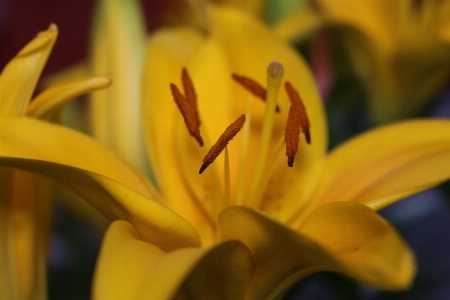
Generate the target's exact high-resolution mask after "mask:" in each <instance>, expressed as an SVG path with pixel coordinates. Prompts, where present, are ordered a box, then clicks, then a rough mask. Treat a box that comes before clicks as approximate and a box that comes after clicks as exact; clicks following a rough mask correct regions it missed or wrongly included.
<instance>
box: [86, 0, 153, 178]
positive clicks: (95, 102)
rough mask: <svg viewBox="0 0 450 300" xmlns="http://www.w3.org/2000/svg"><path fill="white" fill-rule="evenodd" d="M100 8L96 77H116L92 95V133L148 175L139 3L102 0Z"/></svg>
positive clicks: (93, 68) (142, 27)
mask: <svg viewBox="0 0 450 300" xmlns="http://www.w3.org/2000/svg"><path fill="white" fill-rule="evenodd" d="M96 4H97V7H96V10H95V18H94V24H93V25H94V27H93V38H92V49H91V54H92V55H91V61H90V67H91V73H93V74H111V75H112V76H113V77H114V85H112V86H111V88H109V89H107V90H105V91H101V92H98V93H94V94H92V96H91V102H90V104H91V117H92V120H91V125H92V130H93V135H94V136H95V137H96V138H97V139H99V140H100V141H102V142H103V143H104V144H105V145H107V146H108V147H110V148H112V149H114V150H115V151H117V152H118V153H119V154H120V155H121V156H122V157H123V158H124V159H125V160H126V161H127V162H128V163H131V164H132V165H133V166H134V167H135V168H137V169H138V170H141V171H142V172H145V171H146V168H145V167H146V164H147V160H146V156H147V154H146V153H145V146H144V137H143V132H142V120H141V97H142V94H141V86H142V72H143V65H144V54H145V42H146V37H145V23H144V19H143V16H142V10H141V9H140V3H139V1H136V0H119V1H109V0H101V1H97V3H96Z"/></svg>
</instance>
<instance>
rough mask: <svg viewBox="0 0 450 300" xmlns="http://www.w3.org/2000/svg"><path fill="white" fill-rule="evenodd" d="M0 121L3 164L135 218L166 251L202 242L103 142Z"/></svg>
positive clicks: (15, 120) (115, 214) (31, 123)
mask: <svg viewBox="0 0 450 300" xmlns="http://www.w3.org/2000/svg"><path fill="white" fill-rule="evenodd" d="M0 124H1V125H0V144H1V145H2V147H1V148H0V164H1V165H3V166H7V167H13V168H19V169H25V170H27V171H31V172H35V173H39V174H41V175H44V176H47V177H50V178H51V179H53V180H55V181H57V182H59V183H61V184H62V185H64V186H66V187H67V188H69V189H71V190H72V191H74V192H76V193H78V194H79V195H80V196H82V197H84V198H86V199H87V200H88V201H89V202H90V203H91V204H92V205H93V206H95V207H96V208H97V209H99V210H100V211H101V212H102V213H103V214H105V215H106V216H107V217H109V218H111V219H118V218H120V219H125V220H128V221H130V222H131V223H132V224H133V225H134V226H135V227H136V228H137V230H138V231H139V232H140V234H141V236H142V237H143V238H144V239H145V240H147V241H149V242H155V241H159V244H158V245H159V246H160V247H161V248H162V249H168V250H171V249H175V248H178V247H186V246H196V245H198V244H199V239H198V234H197V232H196V231H195V229H194V228H192V226H191V225H190V224H189V223H188V222H186V221H185V220H184V219H182V218H181V217H180V216H178V215H177V214H175V213H173V212H172V211H170V210H169V209H167V208H165V207H164V206H162V205H161V204H160V203H159V202H156V201H155V200H157V198H156V197H157V195H155V194H154V192H153V191H152V190H151V189H149V187H148V184H147V183H146V181H145V180H144V178H143V177H142V176H140V175H139V174H137V173H136V172H135V171H134V170H132V169H131V168H130V167H129V166H128V165H126V164H125V163H124V162H122V161H121V160H120V159H119V158H118V157H117V156H115V155H114V154H113V153H112V152H111V151H109V150H108V149H106V148H104V147H102V146H101V145H100V144H99V143H98V142H96V141H94V140H91V139H89V138H88V137H86V136H83V135H82V134H79V133H77V132H75V131H72V130H70V129H66V128H63V127H60V126H56V125H53V124H49V123H46V122H40V121H37V120H33V119H30V118H26V117H12V116H10V117H5V116H4V117H0ZM30 129H33V130H30ZM148 197H150V198H148Z"/></svg>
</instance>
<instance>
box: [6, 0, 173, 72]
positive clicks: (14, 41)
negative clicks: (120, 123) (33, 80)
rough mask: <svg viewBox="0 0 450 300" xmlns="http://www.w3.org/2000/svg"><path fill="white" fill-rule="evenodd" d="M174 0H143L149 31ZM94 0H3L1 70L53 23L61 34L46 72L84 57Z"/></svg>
mask: <svg viewBox="0 0 450 300" xmlns="http://www.w3.org/2000/svg"><path fill="white" fill-rule="evenodd" d="M171 1H172V0H171ZM171 1H167V0H152V1H150V0H148V1H141V2H142V5H143V8H144V13H145V16H146V22H147V29H148V30H149V31H151V30H153V29H155V28H156V26H157V25H158V24H160V23H161V21H162V18H163V17H164V11H165V7H168V5H169V4H170V3H171ZM94 2H95V1H94V0H0V70H1V69H3V67H4V66H5V65H6V63H7V62H8V61H9V60H10V59H11V58H13V57H14V55H15V54H16V53H17V52H19V51H20V49H21V48H22V47H23V46H25V45H26V44H27V43H28V42H29V41H30V40H31V39H32V38H33V37H34V36H35V35H36V34H37V33H38V32H39V31H42V30H45V29H46V28H47V27H48V26H49V24H50V23H55V24H56V25H58V28H59V36H58V40H57V42H56V44H55V48H54V49H53V52H52V54H51V56H50V59H49V61H48V64H47V65H46V68H45V70H44V73H49V72H53V71H56V70H59V69H61V68H64V67H65V66H68V65H71V64H73V63H75V62H77V61H80V60H81V59H83V58H84V57H85V56H86V54H87V50H88V41H89V30H90V27H91V19H92V10H93V6H94Z"/></svg>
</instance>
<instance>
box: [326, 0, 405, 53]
mask: <svg viewBox="0 0 450 300" xmlns="http://www.w3.org/2000/svg"><path fill="white" fill-rule="evenodd" d="M402 2H405V1H378V0H342V1H333V0H319V1H317V6H318V9H319V11H320V13H321V14H322V15H323V17H324V18H325V19H326V20H327V21H328V22H329V23H331V24H332V25H347V26H350V27H353V28H356V29H357V30H358V31H359V32H361V33H363V35H365V36H368V37H369V38H370V39H371V41H373V42H374V45H376V46H378V47H380V48H381V49H386V50H388V49H392V47H393V46H394V43H395V42H396V39H397V38H398V37H397V36H396V31H395V30H392V28H396V27H397V26H400V25H401V24H398V23H397V21H398V20H399V19H400V18H399V17H398V14H399V10H400V9H399V8H400V7H401V6H402V5H403V4H404V3H402ZM408 2H411V1H408ZM343 7H345V8H346V9H342V8H343Z"/></svg>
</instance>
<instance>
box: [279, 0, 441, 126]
mask: <svg viewBox="0 0 450 300" xmlns="http://www.w3.org/2000/svg"><path fill="white" fill-rule="evenodd" d="M315 4H316V5H315V7H316V10H315V11H313V10H311V11H302V12H299V13H297V14H292V15H291V16H288V17H287V18H286V19H285V20H283V21H282V22H281V23H280V24H279V25H278V27H277V31H278V33H279V34H280V36H283V37H284V38H287V39H294V38H295V37H299V36H302V35H304V33H305V32H306V31H310V30H311V29H312V28H317V27H318V26H320V25H325V26H327V27H329V28H330V29H331V30H332V32H333V33H334V34H335V36H336V37H337V38H338V39H339V40H341V41H342V43H343V45H344V46H345V48H346V49H347V50H348V53H349V56H350V58H351V60H352V62H353V67H354V68H355V71H356V72H357V74H358V76H359V78H360V79H361V81H362V84H363V85H364V86H365V89H366V91H367V96H368V101H369V102H368V105H369V109H370V113H371V117H372V119H373V121H375V122H377V123H383V122H387V121H391V120H395V119H399V118H405V117H411V116H415V115H417V114H418V113H419V112H420V111H421V110H423V109H424V108H425V106H426V104H427V102H428V101H429V100H430V99H431V98H432V97H433V96H435V95H436V93H437V92H438V90H439V88H441V87H442V86H443V84H444V83H445V80H446V78H447V76H448V75H449V74H450V38H449V34H448V33H449V32H450V21H449V18H448V16H449V15H450V1H448V0H444V1H414V0H402V1H377V0H361V1H355V0H348V1H347V0H344V1H333V0H318V1H315ZM343 8H345V9H343ZM305 16H306V17H305ZM305 20H310V21H306V22H305Z"/></svg>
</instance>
